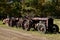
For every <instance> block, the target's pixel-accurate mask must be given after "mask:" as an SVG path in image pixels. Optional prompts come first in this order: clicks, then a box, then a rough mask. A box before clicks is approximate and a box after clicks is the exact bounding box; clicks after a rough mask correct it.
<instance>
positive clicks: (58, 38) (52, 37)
mask: <svg viewBox="0 0 60 40" xmlns="http://www.w3.org/2000/svg"><path fill="white" fill-rule="evenodd" d="M54 24H57V25H58V26H59V28H60V19H55V20H54ZM0 27H3V28H7V29H11V30H16V31H19V32H24V33H28V34H32V35H35V36H38V37H45V38H47V39H48V40H60V34H42V33H40V32H38V31H25V30H22V28H16V27H13V28H12V27H9V26H7V25H3V24H2V21H0Z"/></svg>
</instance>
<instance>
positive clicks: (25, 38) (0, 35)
mask: <svg viewBox="0 0 60 40" xmlns="http://www.w3.org/2000/svg"><path fill="white" fill-rule="evenodd" d="M0 40H47V39H46V38H45V37H37V36H34V35H31V34H27V33H23V32H19V31H14V30H10V29H5V28H1V27H0Z"/></svg>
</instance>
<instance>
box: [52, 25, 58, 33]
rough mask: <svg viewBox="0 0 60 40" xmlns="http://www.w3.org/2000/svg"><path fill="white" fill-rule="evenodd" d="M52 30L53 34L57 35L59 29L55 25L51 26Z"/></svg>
mask: <svg viewBox="0 0 60 40" xmlns="http://www.w3.org/2000/svg"><path fill="white" fill-rule="evenodd" d="M52 30H53V33H57V32H59V27H58V26H57V25H56V24H53V28H52Z"/></svg>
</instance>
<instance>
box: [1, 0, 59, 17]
mask: <svg viewBox="0 0 60 40" xmlns="http://www.w3.org/2000/svg"><path fill="white" fill-rule="evenodd" d="M57 6H58V5H57ZM56 13H57V14H56ZM59 13H60V10H59V8H58V7H57V8H56V5H54V4H52V2H49V1H48V2H46V3H45V4H44V5H42V4H41V3H38V0H25V1H24V2H19V1H18V0H13V1H12V2H11V3H9V2H8V0H0V15H2V16H4V15H6V16H7V15H9V16H22V15H24V16H26V15H27V14H29V15H30V14H32V15H33V16H43V17H47V16H59V15H60V14H59Z"/></svg>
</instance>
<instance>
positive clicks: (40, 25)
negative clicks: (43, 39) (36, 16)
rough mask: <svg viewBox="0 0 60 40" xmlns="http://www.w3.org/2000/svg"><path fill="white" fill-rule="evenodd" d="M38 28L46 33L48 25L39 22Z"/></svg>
mask: <svg viewBox="0 0 60 40" xmlns="http://www.w3.org/2000/svg"><path fill="white" fill-rule="evenodd" d="M37 30H38V31H39V32H43V33H46V26H45V24H39V25H38V27H37Z"/></svg>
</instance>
